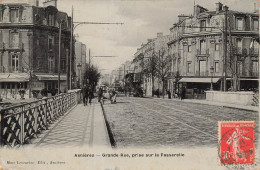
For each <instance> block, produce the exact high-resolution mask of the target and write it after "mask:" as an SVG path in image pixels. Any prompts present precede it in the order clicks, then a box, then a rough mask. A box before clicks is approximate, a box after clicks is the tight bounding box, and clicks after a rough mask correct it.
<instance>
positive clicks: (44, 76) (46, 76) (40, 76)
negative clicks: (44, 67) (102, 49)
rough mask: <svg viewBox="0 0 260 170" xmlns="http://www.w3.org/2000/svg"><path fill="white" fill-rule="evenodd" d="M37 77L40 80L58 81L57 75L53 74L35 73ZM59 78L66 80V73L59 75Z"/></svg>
mask: <svg viewBox="0 0 260 170" xmlns="http://www.w3.org/2000/svg"><path fill="white" fill-rule="evenodd" d="M36 76H37V78H38V79H39V80H40V81H44V80H57V81H58V75H53V74H36ZM60 80H61V81H65V80H67V76H66V75H60Z"/></svg>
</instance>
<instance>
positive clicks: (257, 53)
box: [249, 48, 259, 56]
mask: <svg viewBox="0 0 260 170" xmlns="http://www.w3.org/2000/svg"><path fill="white" fill-rule="evenodd" d="M249 55H257V56H258V55H259V49H258V48H253V49H250V50H249Z"/></svg>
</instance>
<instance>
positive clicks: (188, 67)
mask: <svg viewBox="0 0 260 170" xmlns="http://www.w3.org/2000/svg"><path fill="white" fill-rule="evenodd" d="M187 72H188V73H191V62H188V63H187Z"/></svg>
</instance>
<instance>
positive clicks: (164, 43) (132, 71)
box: [0, 0, 260, 169]
mask: <svg viewBox="0 0 260 170" xmlns="http://www.w3.org/2000/svg"><path fill="white" fill-rule="evenodd" d="M259 5H260V4H259V1H256V0H232V1H226V0H220V1H210V2H208V1H205V0H196V1H195V0H185V2H184V1H180V0H171V1H170V0H167V1H165V0H161V1H160V0H159V1H150V0H147V1H131V0H125V1H121V0H115V1H103V0H100V1H92V0H85V1H82V0H75V1H74V0H73V1H70V0H0V147H1V148H3V149H19V148H26V147H33V148H35V149H42V148H54V149H55V148H69V149H70V148H74V147H77V148H81V147H82V148H94V147H97V148H106V149H111V150H113V149H114V150H116V149H129V148H141V149H154V148H156V149H158V148H173V147H174V148H182V149H187V150H189V149H190V148H193V149H194V148H206V149H216V150H217V149H219V150H218V154H219V155H217V154H215V155H216V156H219V158H220V164H221V165H226V164H232V165H240V164H252V165H253V164H254V165H256V163H258V162H257V161H256V159H255V153H257V149H258V147H259V146H258V145H259V128H260V127H259ZM227 122H228V123H227ZM227 126H228V127H227ZM249 126H250V127H249ZM223 141H224V142H225V144H223ZM98 156H100V155H99V154H98ZM0 157H1V155H0ZM0 169H1V159H0Z"/></svg>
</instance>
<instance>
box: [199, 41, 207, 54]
mask: <svg viewBox="0 0 260 170" xmlns="http://www.w3.org/2000/svg"><path fill="white" fill-rule="evenodd" d="M200 53H201V54H206V41H205V40H200Z"/></svg>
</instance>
